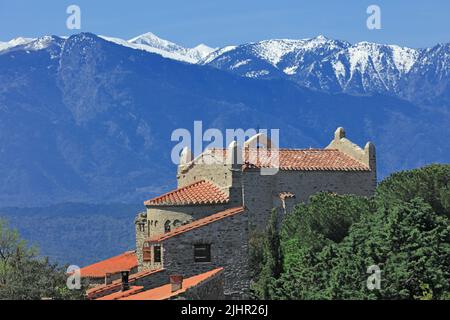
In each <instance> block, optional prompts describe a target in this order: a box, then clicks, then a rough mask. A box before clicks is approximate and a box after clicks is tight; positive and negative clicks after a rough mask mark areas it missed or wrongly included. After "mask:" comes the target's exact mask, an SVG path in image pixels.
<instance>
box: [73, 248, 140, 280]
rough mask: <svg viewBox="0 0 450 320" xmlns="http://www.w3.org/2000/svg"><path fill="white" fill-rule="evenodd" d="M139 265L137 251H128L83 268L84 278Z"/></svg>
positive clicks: (102, 275)
mask: <svg viewBox="0 0 450 320" xmlns="http://www.w3.org/2000/svg"><path fill="white" fill-rule="evenodd" d="M137 265H138V262H137V258H136V253H135V252H134V251H127V252H124V253H122V254H119V255H118V256H115V257H112V258H109V259H106V260H103V261H100V262H97V263H94V264H91V265H88V266H86V267H84V268H81V270H80V272H81V277H82V278H102V277H105V275H106V273H117V272H120V271H122V270H131V269H133V268H136V267H137Z"/></svg>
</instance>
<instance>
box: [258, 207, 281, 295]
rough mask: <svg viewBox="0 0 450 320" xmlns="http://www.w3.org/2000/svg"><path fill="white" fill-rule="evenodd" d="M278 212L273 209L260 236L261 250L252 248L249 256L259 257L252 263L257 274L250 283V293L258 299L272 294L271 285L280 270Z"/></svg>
mask: <svg viewBox="0 0 450 320" xmlns="http://www.w3.org/2000/svg"><path fill="white" fill-rule="evenodd" d="M278 226H279V221H278V214H277V211H276V210H273V212H272V214H271V216H270V219H269V223H268V225H267V230H266V234H265V236H263V237H262V241H261V248H262V249H261V250H260V251H259V250H257V249H256V248H254V249H253V252H254V253H251V256H253V257H255V258H256V257H257V255H259V257H260V259H261V260H260V263H259V264H258V263H254V267H255V266H256V268H257V269H259V270H260V271H259V275H258V276H257V278H256V279H255V281H254V283H253V284H252V295H253V296H254V297H256V298H259V299H269V298H271V296H272V295H273V292H272V291H273V285H274V282H275V280H276V279H277V278H278V277H279V276H280V274H281V272H282V257H281V250H280V235H279V232H278ZM255 249H256V250H255Z"/></svg>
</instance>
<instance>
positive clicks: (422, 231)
mask: <svg viewBox="0 0 450 320" xmlns="http://www.w3.org/2000/svg"><path fill="white" fill-rule="evenodd" d="M449 181H450V166H449V165H431V166H427V167H424V168H421V169H416V170H411V171H405V172H399V173H396V174H393V175H392V176H390V177H389V178H387V179H386V180H384V181H383V182H382V183H381V184H380V185H379V186H378V188H377V190H376V194H375V196H374V197H373V198H370V199H368V198H363V197H357V196H338V195H334V194H327V193H322V194H318V195H315V196H312V197H311V198H310V200H309V202H308V203H307V204H300V205H298V206H296V207H295V209H294V211H293V212H292V213H290V214H289V215H288V217H287V218H286V219H285V220H284V222H283V224H282V228H281V232H280V233H279V235H280V236H279V237H278V238H277V237H276V235H275V234H273V232H269V233H268V234H267V235H266V241H269V239H275V240H274V241H278V242H275V243H279V247H280V248H281V249H280V254H279V257H280V259H281V267H280V268H279V270H281V273H279V274H278V276H277V274H276V273H274V272H269V271H270V270H273V269H271V268H270V266H271V264H270V263H267V262H268V261H269V262H270V259H268V258H267V253H266V254H263V255H262V256H263V258H264V259H263V260H264V264H263V265H264V266H266V269H264V267H263V268H260V273H259V275H258V279H259V282H260V283H261V284H264V285H265V287H264V286H263V288H268V289H267V290H265V291H264V290H262V292H264V294H263V295H260V297H265V298H271V299H449V297H450V288H449V279H450V222H449V221H450V219H449V203H450V193H449ZM267 247H268V248H270V246H269V245H268V244H267ZM268 252H271V251H270V250H269V251H268ZM370 266H378V267H379V268H380V270H381V288H380V289H379V290H378V289H374V290H369V289H368V286H367V279H368V277H369V276H370V274H368V273H367V272H368V268H369V267H370ZM268 270H269V271H268Z"/></svg>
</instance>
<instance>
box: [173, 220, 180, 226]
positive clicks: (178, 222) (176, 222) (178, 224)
mask: <svg viewBox="0 0 450 320" xmlns="http://www.w3.org/2000/svg"><path fill="white" fill-rule="evenodd" d="M173 226H174V228H177V227H179V226H181V221H180V220H175V221H174V222H173Z"/></svg>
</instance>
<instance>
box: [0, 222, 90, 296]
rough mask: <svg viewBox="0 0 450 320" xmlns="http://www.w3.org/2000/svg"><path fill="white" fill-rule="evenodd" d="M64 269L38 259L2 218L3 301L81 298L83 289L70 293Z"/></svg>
mask: <svg viewBox="0 0 450 320" xmlns="http://www.w3.org/2000/svg"><path fill="white" fill-rule="evenodd" d="M65 270H66V269H65V268H64V267H61V266H58V265H57V264H53V263H50V262H49V260H48V258H43V257H39V255H38V251H37V249H36V248H35V247H28V246H27V244H26V242H25V241H24V240H22V239H21V238H20V236H19V234H18V233H17V231H15V230H11V229H9V228H8V226H7V224H6V222H5V221H4V220H2V219H0V299H9V300H30V299H35V300H36V299H81V298H83V292H82V291H81V290H69V289H68V288H67V285H66V279H67V275H66V273H65Z"/></svg>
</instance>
